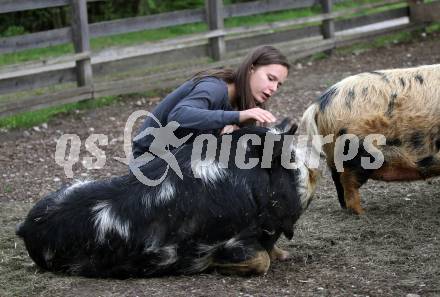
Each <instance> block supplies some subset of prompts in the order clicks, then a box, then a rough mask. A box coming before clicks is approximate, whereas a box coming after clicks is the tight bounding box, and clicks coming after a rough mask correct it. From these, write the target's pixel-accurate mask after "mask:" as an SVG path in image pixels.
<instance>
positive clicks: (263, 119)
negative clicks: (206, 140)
mask: <svg viewBox="0 0 440 297" xmlns="http://www.w3.org/2000/svg"><path fill="white" fill-rule="evenodd" d="M289 68H290V64H289V62H288V60H287V58H286V57H285V56H284V55H283V54H282V53H281V52H280V51H279V50H278V49H276V48H274V47H272V46H261V47H258V48H257V49H255V50H254V51H252V52H251V53H250V54H249V55H248V56H247V57H246V58H245V59H244V60H243V62H242V63H241V64H240V65H239V66H238V68H237V69H236V70H231V69H220V70H207V71H202V72H200V73H197V74H196V75H195V76H194V77H193V78H191V79H190V80H188V81H186V82H185V83H183V84H182V85H181V86H179V87H178V88H177V89H176V90H174V91H173V92H171V93H170V94H168V95H167V96H166V97H165V98H164V99H163V100H162V101H161V102H160V103H159V105H158V106H157V107H156V108H155V109H154V110H153V111H152V114H153V115H154V117H156V119H157V120H158V121H159V122H160V124H161V126H162V127H165V126H166V125H167V124H168V123H169V122H171V121H176V122H177V123H178V124H179V127H178V129H177V130H175V132H174V134H175V136H176V137H177V138H178V139H181V138H183V137H185V136H186V135H188V134H189V133H193V136H192V139H194V138H195V137H196V136H197V135H200V134H203V133H213V132H220V133H229V132H232V131H233V130H235V129H238V127H239V125H246V124H254V123H255V122H258V123H260V124H267V123H273V122H275V121H276V118H275V117H274V115H273V114H272V113H270V112H269V111H267V110H265V109H264V108H265V103H266V102H267V101H268V100H269V99H270V98H271V97H272V96H273V95H274V94H275V93H276V91H277V90H278V88H279V87H280V86H281V85H282V84H283V82H284V81H285V80H286V78H287V75H288V72H289ZM156 119H153V118H152V117H147V118H146V119H145V121H144V122H143V124H142V126H141V128H140V134H141V133H142V131H147V130H146V129H149V130H151V128H159V126H158V123H157V122H156ZM142 134H146V133H142ZM139 136H141V135H139ZM139 136H138V137H135V138H134V140H133V157H134V158H135V159H137V158H140V157H141V156H145V155H148V151H149V147H150V145H151V144H152V142H153V140H154V136H153V135H145V136H143V137H139ZM177 138H175V139H177ZM145 153H147V154H145ZM270 256H271V258H272V259H279V260H285V259H287V258H288V256H289V253H288V252H287V251H284V250H282V249H280V248H278V247H277V246H274V248H273V249H272V251H271V252H270Z"/></svg>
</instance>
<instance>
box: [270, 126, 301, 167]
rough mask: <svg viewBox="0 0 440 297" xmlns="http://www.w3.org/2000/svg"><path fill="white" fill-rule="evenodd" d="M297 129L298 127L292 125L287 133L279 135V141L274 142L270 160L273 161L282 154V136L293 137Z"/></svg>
mask: <svg viewBox="0 0 440 297" xmlns="http://www.w3.org/2000/svg"><path fill="white" fill-rule="evenodd" d="M297 129H298V125H297V124H293V125H292V126H291V127H290V129H289V130H288V131H287V132H284V133H283V134H281V135H282V137H281V140H280V141H277V142H275V144H274V146H273V154H272V160H275V159H276V158H278V157H279V156H281V153H282V152H283V145H284V136H286V135H295V132H296V130H297Z"/></svg>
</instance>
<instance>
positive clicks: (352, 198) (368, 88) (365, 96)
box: [302, 65, 440, 214]
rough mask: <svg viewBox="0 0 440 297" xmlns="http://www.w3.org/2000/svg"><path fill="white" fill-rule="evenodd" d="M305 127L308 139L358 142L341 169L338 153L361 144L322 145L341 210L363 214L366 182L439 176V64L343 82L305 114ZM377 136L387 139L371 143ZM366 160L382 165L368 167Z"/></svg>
mask: <svg viewBox="0 0 440 297" xmlns="http://www.w3.org/2000/svg"><path fill="white" fill-rule="evenodd" d="M302 125H304V127H307V130H308V132H307V133H308V134H309V135H322V136H324V137H325V136H327V135H332V134H333V135H335V137H338V136H344V135H345V137H346V139H348V140H352V141H354V140H356V139H357V140H358V141H359V150H358V153H357V155H356V156H355V157H354V158H351V159H350V160H348V159H347V160H346V162H344V164H343V167H342V166H341V165H340V164H339V165H340V166H338V162H339V161H340V158H339V159H338V154H341V153H342V155H347V154H348V151H349V149H350V145H351V144H353V143H356V141H357V140H356V141H354V142H351V143H350V144H348V143H346V142H345V141H340V142H338V141H335V138H333V140H332V141H330V142H329V143H324V142H321V143H320V144H319V145H318V146H322V145H323V151H324V153H325V155H326V158H327V164H328V166H329V167H330V169H331V173H332V178H333V181H334V183H335V185H336V190H337V194H338V198H339V202H340V204H341V206H342V207H347V208H349V209H351V210H352V211H353V212H355V213H356V214H361V213H363V212H364V210H363V209H362V207H361V205H360V195H359V188H360V187H361V186H362V185H363V184H364V183H365V182H366V181H367V180H368V179H370V178H371V179H375V180H383V181H410V180H419V179H425V178H429V177H433V176H437V175H439V174H440V154H439V150H440V65H430V66H421V67H415V68H407V69H393V70H381V71H374V72H369V73H361V74H358V75H354V76H350V77H348V78H345V79H344V80H342V81H340V82H338V83H337V84H335V85H333V86H332V87H330V88H329V89H328V90H327V91H326V92H325V93H324V94H323V95H322V96H321V97H320V98H319V102H317V103H315V104H313V105H312V106H310V107H309V108H308V109H307V110H306V112H305V113H304V115H303V119H302ZM373 134H381V135H383V136H384V138H382V139H381V138H380V137H376V136H375V138H376V140H374V141H371V139H372V138H370V139H368V137H369V135H373ZM315 150H316V151H318V150H319V148H315ZM378 150H380V151H378ZM378 152H379V154H378ZM339 157H340V156H339ZM371 157H373V158H371ZM382 157H383V159H382ZM367 158H368V159H371V160H372V159H376V161H382V160H383V164H382V166H370V167H368V166H364V165H366V164H367V163H368V162H367V161H368V159H367ZM381 159H382V160H381ZM342 160H344V158H342ZM339 163H340V162H339ZM379 163H380V162H379ZM379 165H380V164H379ZM337 167H342V169H343V171H342V170H337V169H338V168H337ZM372 167H374V168H372ZM341 171H342V172H341Z"/></svg>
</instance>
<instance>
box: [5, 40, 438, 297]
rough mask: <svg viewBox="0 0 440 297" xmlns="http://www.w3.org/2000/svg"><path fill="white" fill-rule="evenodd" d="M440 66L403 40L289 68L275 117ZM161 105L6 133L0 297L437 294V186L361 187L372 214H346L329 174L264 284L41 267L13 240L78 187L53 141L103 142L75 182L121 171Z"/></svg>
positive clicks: (423, 45)
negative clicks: (36, 212) (361, 78)
mask: <svg viewBox="0 0 440 297" xmlns="http://www.w3.org/2000/svg"><path fill="white" fill-rule="evenodd" d="M436 63H440V35H439V34H434V35H428V36H420V35H418V36H416V37H414V39H413V40H412V42H410V43H407V44H394V45H393V46H391V47H386V48H380V49H372V50H368V51H354V52H351V51H345V52H344V53H342V52H336V53H334V54H333V55H332V56H331V57H329V58H326V59H322V60H316V61H312V60H309V59H305V60H301V61H299V62H298V61H297V62H294V67H293V69H292V71H291V73H290V76H289V78H288V81H287V82H286V83H285V84H284V86H283V87H282V89H281V90H280V92H279V93H278V95H277V96H276V98H274V99H273V102H272V105H271V107H270V109H271V110H272V111H273V112H274V113H275V114H276V115H277V116H278V117H279V118H282V117H284V116H288V117H291V118H293V119H294V120H296V121H297V120H298V119H299V118H300V116H301V114H302V112H303V111H304V110H305V108H306V106H308V104H310V103H311V102H312V100H314V99H315V98H316V97H317V95H318V94H319V93H320V92H322V91H323V90H325V88H326V87H328V86H329V85H330V84H332V83H335V82H337V81H338V80H340V79H342V78H343V77H346V76H348V75H350V74H355V73H358V72H363V71H372V70H377V69H384V68H397V67H409V66H417V65H422V64H436ZM155 102H157V98H142V97H139V96H137V97H136V96H134V97H127V98H125V100H121V101H120V102H118V103H116V104H114V105H112V106H108V107H105V108H102V109H99V110H88V111H77V112H72V113H70V114H66V115H62V116H60V117H58V118H56V119H53V120H51V121H50V122H49V123H47V124H44V125H40V126H38V127H34V128H32V129H26V130H14V131H1V132H0V133H1V134H0V136H1V141H0V178H1V188H0V222H1V224H0V228H1V232H0V296H2V297H3V296H4V297H6V296H216V297H218V296H248V297H250V296H408V297H409V296H416V295H411V294H417V295H420V296H440V255H439V254H440V203H439V201H440V200H439V199H440V198H439V197H440V179H433V180H429V181H420V182H411V183H384V182H373V181H369V182H368V183H367V184H366V185H365V186H364V187H363V188H362V197H363V206H364V207H365V208H366V211H367V213H366V215H363V216H355V215H352V214H350V213H348V212H346V211H343V210H342V209H341V208H340V207H339V203H338V201H337V197H336V191H335V189H334V186H333V184H332V183H331V181H330V180H331V179H330V178H329V174H328V173H326V174H325V176H324V178H323V180H322V181H321V182H320V184H319V187H318V190H317V194H316V197H315V200H314V201H313V202H312V204H311V206H310V208H309V209H308V210H307V212H305V214H304V215H303V216H302V218H301V219H300V221H299V222H298V223H297V225H296V231H295V236H294V238H293V240H292V241H287V240H285V239H281V241H280V243H279V244H280V246H281V247H283V248H285V249H287V250H288V251H289V252H290V253H291V258H290V259H289V260H288V261H286V262H275V263H273V264H272V266H271V268H270V270H269V272H268V273H267V275H265V276H261V277H251V278H243V277H229V276H223V275H219V274H216V273H213V274H201V275H193V276H181V277H164V278H151V279H130V280H124V281H120V280H100V279H86V278H79V277H66V276H62V275H55V274H53V273H49V272H44V271H40V270H39V269H38V268H37V267H36V266H35V265H34V264H33V262H32V261H31V259H30V258H29V257H28V256H27V253H26V251H25V249H24V246H23V243H22V242H21V240H19V238H17V237H16V236H15V235H14V229H15V225H16V224H17V223H18V222H20V221H21V220H22V219H23V218H24V217H25V215H26V213H27V211H28V210H29V209H30V208H31V207H32V205H33V204H34V203H35V201H37V200H38V199H40V198H41V197H42V196H43V195H45V194H47V193H48V192H50V191H52V190H55V189H57V188H58V187H60V185H61V184H62V183H65V182H71V181H72V179H68V178H66V176H65V174H64V171H63V168H62V167H60V166H59V165H57V164H56V162H55V159H54V154H55V148H56V140H57V139H58V138H59V137H60V136H61V135H62V134H64V133H74V134H77V135H79V136H80V139H81V141H82V145H83V146H82V147H81V160H83V159H82V158H83V157H85V156H89V155H88V153H87V152H86V150H85V148H84V143H85V140H86V138H87V137H88V136H89V135H90V134H93V133H100V134H105V135H107V136H108V139H109V143H108V145H107V146H102V148H103V149H104V151H105V154H106V157H107V160H106V165H105V167H104V168H103V169H100V170H87V169H86V168H85V167H84V166H83V165H82V164H81V162H78V164H76V165H75V166H74V170H73V171H74V179H92V178H106V177H108V176H117V175H121V174H124V173H126V170H127V169H126V166H125V165H124V164H122V163H120V162H118V161H116V160H115V159H114V157H123V156H124V153H123V129H124V125H125V122H126V120H127V118H128V116H129V115H130V114H131V113H132V112H133V111H134V110H138V109H141V108H145V107H147V108H151V107H153V106H154V104H155Z"/></svg>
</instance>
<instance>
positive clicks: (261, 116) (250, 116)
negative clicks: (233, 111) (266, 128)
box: [240, 107, 277, 124]
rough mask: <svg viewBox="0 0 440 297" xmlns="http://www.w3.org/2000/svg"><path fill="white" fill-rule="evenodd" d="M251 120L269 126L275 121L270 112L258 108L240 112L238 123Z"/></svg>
mask: <svg viewBox="0 0 440 297" xmlns="http://www.w3.org/2000/svg"><path fill="white" fill-rule="evenodd" d="M252 120H253V121H257V122H260V123H263V124H264V123H267V124H270V123H275V122H276V120H277V119H276V118H275V116H274V115H273V114H272V113H271V112H269V111H267V110H264V109H262V108H259V107H255V108H251V109H246V110H242V111H240V123H243V122H247V121H252Z"/></svg>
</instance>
